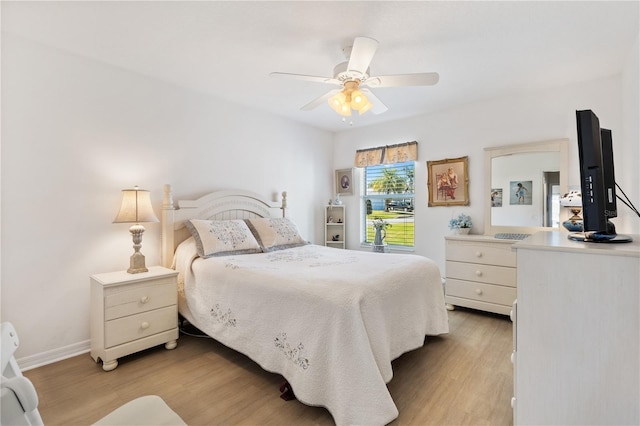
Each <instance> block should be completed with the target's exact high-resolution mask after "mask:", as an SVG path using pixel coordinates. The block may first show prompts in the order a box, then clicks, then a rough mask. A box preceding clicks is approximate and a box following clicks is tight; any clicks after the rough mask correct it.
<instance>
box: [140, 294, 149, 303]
mask: <svg viewBox="0 0 640 426" xmlns="http://www.w3.org/2000/svg"><path fill="white" fill-rule="evenodd" d="M148 301H149V296H142V297H141V298H140V303H143V304H144V303H147V302H148Z"/></svg>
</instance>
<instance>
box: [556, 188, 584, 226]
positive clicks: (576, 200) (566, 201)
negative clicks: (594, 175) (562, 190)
mask: <svg viewBox="0 0 640 426" xmlns="http://www.w3.org/2000/svg"><path fill="white" fill-rule="evenodd" d="M560 205H561V206H562V207H567V208H569V209H571V213H573V216H571V217H570V218H569V219H568V220H565V221H564V222H562V226H564V227H565V228H567V230H568V231H569V232H582V218H581V217H580V211H582V194H580V192H579V191H569V192H568V193H567V194H564V196H563V197H562V198H560Z"/></svg>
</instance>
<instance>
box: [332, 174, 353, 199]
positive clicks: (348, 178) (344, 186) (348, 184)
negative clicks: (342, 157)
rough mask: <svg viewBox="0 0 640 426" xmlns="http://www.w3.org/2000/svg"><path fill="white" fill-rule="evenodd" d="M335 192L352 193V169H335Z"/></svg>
mask: <svg viewBox="0 0 640 426" xmlns="http://www.w3.org/2000/svg"><path fill="white" fill-rule="evenodd" d="M336 194H340V195H353V169H342V170H336Z"/></svg>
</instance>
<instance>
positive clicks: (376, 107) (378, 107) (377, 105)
mask: <svg viewBox="0 0 640 426" xmlns="http://www.w3.org/2000/svg"><path fill="white" fill-rule="evenodd" d="M360 91H361V92H362V93H364V94H365V96H366V97H367V98H369V102H371V104H372V105H373V107H371V112H372V113H374V114H382V113H383V112H385V111H387V110H388V109H389V108H387V106H386V105H385V104H383V103H382V101H381V100H380V99H378V97H377V96H376V95H374V94H373V92H372V91H371V90H368V89H360Z"/></svg>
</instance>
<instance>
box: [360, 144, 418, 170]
mask: <svg viewBox="0 0 640 426" xmlns="http://www.w3.org/2000/svg"><path fill="white" fill-rule="evenodd" d="M417 160H418V142H416V141H413V142H405V143H399V144H396V145H387V146H379V147H377V148H368V149H359V150H357V151H356V157H355V162H354V166H355V167H367V166H376V165H378V164H394V163H403V162H405V161H417Z"/></svg>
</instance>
